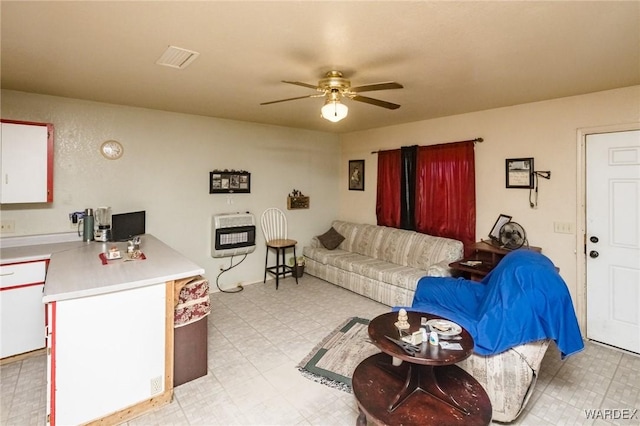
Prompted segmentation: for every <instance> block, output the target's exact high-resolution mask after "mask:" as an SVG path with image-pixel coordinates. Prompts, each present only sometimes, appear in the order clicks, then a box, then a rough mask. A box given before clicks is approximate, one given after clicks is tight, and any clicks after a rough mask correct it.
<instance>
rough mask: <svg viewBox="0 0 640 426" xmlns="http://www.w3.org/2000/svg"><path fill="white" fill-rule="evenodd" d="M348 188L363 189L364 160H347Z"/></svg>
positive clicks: (352, 189)
mask: <svg viewBox="0 0 640 426" xmlns="http://www.w3.org/2000/svg"><path fill="white" fill-rule="evenodd" d="M349 190H350V191H364V160H349Z"/></svg>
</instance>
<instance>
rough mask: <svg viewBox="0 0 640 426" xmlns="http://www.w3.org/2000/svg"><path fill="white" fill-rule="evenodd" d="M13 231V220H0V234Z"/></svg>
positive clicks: (14, 227)
mask: <svg viewBox="0 0 640 426" xmlns="http://www.w3.org/2000/svg"><path fill="white" fill-rule="evenodd" d="M14 232H16V221H15V220H3V221H0V234H12V233H14Z"/></svg>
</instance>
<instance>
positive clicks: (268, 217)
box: [260, 207, 298, 290]
mask: <svg viewBox="0 0 640 426" xmlns="http://www.w3.org/2000/svg"><path fill="white" fill-rule="evenodd" d="M260 223H261V225H262V233H263V234H264V240H265V243H266V245H267V254H266V256H265V259H264V280H263V281H262V282H263V283H265V282H267V273H270V274H272V275H274V276H275V277H276V290H277V289H278V284H279V280H280V277H285V276H286V275H287V274H291V275H292V276H294V277H295V279H296V284H298V276H297V275H296V273H295V270H294V268H293V267H291V266H287V262H286V260H285V252H286V251H287V249H293V258H294V264H295V258H296V244H298V242H297V241H296V240H290V239H288V238H287V217H286V216H285V215H284V213H283V212H282V210H280V209H277V208H275V207H272V208H269V209H267V210H265V211H264V212H263V213H262V217H261V220H260ZM270 249H271V250H275V252H276V264H275V266H268V263H269V262H268V261H269V250H270ZM280 259H282V263H281V262H280Z"/></svg>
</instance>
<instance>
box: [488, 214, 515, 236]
mask: <svg viewBox="0 0 640 426" xmlns="http://www.w3.org/2000/svg"><path fill="white" fill-rule="evenodd" d="M507 222H511V216H509V215H506V214H501V215H500V216H498V219H497V220H496V223H494V224H493V228H491V232H489V238H491V239H492V240H494V241H498V239H499V238H500V229H502V226H503V225H504V224H505V223H507Z"/></svg>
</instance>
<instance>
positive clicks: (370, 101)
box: [351, 95, 400, 109]
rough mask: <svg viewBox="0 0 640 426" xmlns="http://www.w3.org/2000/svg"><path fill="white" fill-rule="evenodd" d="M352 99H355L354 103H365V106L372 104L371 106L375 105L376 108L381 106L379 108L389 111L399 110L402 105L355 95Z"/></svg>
mask: <svg viewBox="0 0 640 426" xmlns="http://www.w3.org/2000/svg"><path fill="white" fill-rule="evenodd" d="M351 99H353V100H354V101H358V102H364V103H365V104H371V105H375V106H379V107H382V108H387V109H398V108H400V105H398V104H394V103H391V102H387V101H381V100H380V99H373V98H370V97H368V96H360V95H355V96H354V97H352V98H351Z"/></svg>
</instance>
